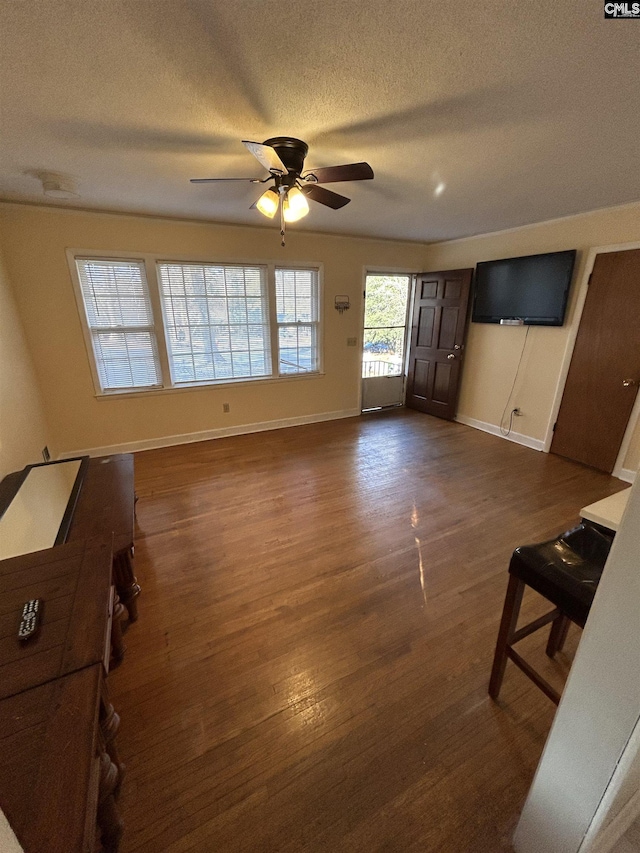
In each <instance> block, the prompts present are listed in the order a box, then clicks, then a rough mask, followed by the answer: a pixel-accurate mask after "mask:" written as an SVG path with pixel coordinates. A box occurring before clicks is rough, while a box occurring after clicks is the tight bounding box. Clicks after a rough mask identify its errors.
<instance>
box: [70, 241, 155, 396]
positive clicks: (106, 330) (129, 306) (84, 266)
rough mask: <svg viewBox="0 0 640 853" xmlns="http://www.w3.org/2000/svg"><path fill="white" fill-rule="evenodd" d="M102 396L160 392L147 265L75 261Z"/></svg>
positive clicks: (89, 259) (126, 262)
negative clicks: (143, 390) (120, 391)
mask: <svg viewBox="0 0 640 853" xmlns="http://www.w3.org/2000/svg"><path fill="white" fill-rule="evenodd" d="M76 266H77V269H78V276H79V280H80V288H81V290H82V298H83V302H84V309H85V314H86V318H87V325H88V328H89V332H90V334H91V340H92V344H93V352H94V355H95V361H96V368H97V372H98V378H99V380H100V386H101V388H102V390H103V391H115V390H118V389H132V388H149V387H154V386H161V385H162V380H161V370H160V364H159V361H158V347H157V341H156V335H155V330H154V323H153V312H152V309H151V303H150V300H149V291H148V287H147V280H146V274H145V268H144V262H143V261H134V260H131V261H129V260H99V259H95V258H76Z"/></svg>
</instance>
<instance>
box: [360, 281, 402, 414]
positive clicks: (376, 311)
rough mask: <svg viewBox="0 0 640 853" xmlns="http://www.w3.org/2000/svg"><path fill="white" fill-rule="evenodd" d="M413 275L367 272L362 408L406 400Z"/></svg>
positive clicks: (400, 403)
mask: <svg viewBox="0 0 640 853" xmlns="http://www.w3.org/2000/svg"><path fill="white" fill-rule="evenodd" d="M410 286H411V276H410V275H393V274H390V273H376V274H369V275H367V280H366V287H365V309H364V335H363V346H362V410H363V411H367V410H369V409H384V408H388V407H389V406H401V405H402V404H403V402H404V385H405V378H406V377H405V347H406V340H407V310H408V306H409V292H410Z"/></svg>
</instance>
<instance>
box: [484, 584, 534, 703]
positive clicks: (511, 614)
mask: <svg viewBox="0 0 640 853" xmlns="http://www.w3.org/2000/svg"><path fill="white" fill-rule="evenodd" d="M524 587H525V584H524V581H522V580H520V578H518V577H516V576H515V575H509V586H508V587H507V595H506V597H505V600H504V608H503V610H502V619H501V621H500V629H499V631H498V640H497V642H496V653H495V655H494V658H493V667H492V669H491V680H490V681H489V696H491V698H492V699H497V698H498V695H499V693H500V688H501V687H502V679H503V678H504V671H505V668H506V666H507V646H508V645H509V644H510V643H511V640H512V638H513V635H514V634H515V630H516V625H517V624H518V616H519V615H520V605H521V604H522V596H523V595H524Z"/></svg>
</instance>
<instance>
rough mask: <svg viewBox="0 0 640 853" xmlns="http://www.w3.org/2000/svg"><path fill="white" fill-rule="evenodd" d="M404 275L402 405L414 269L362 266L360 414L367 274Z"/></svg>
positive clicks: (359, 338)
mask: <svg viewBox="0 0 640 853" xmlns="http://www.w3.org/2000/svg"><path fill="white" fill-rule="evenodd" d="M387 274H388V275H406V276H409V279H410V281H409V296H408V299H407V316H406V320H405V327H404V334H405V342H404V344H405V346H404V354H405V359H404V364H403V365H402V370H403V377H404V380H405V381H404V384H403V390H402V405H403V406H404V401H405V395H406V393H407V382H406V379H407V352H408V347H407V335H408V334H409V325H410V324H409V318H410V317H411V313H410V312H411V311H413V295H414V291H415V280H416V275H417V273H416V271H415V270H410V269H407V268H406V267H385V266H380V265H379V264H376V265H375V266H368V265H365V266H364V267H363V268H362V289H361V291H360V292H361V293H362V299H361V300H360V302H361V305H360V320H359V322H360V327H359V330H358V340H359V341H360V350H359V352H360V362H359V367H358V413H359V414H360V415H362V414H366V413H365V412H363V411H362V359H363V357H364V334H363V332H364V312H365V309H366V305H365V303H366V301H367V297H366V293H367V276H368V275H387Z"/></svg>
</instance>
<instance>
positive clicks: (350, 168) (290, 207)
mask: <svg viewBox="0 0 640 853" xmlns="http://www.w3.org/2000/svg"><path fill="white" fill-rule="evenodd" d="M242 143H243V145H245V146H246V147H247V149H248V150H249V151H250V152H251V154H253V156H254V157H255V158H256V160H258V161H259V162H260V163H261V164H262V165H263V166H264V167H265V169H267V170H268V172H269V174H268V175H267V177H266V178H191V183H192V184H208V183H214V182H217V181H249V183H252V184H265V183H267V181H271V180H272V181H273V185H272V186H271V187H270V188H269V189H268V190H266V191H265V192H264V193H263V194H262V195H261V196H260V198H259V199H258V200H257V201H256V202H255V203H254V204H252V205H251V209H253V208H255V209H257V210H259V211H260V213H262V214H263V215H264V216H267V217H268V218H269V219H273V217H274V216H275V215H276V213H277V211H278V208H280V233H281V235H282V245H283V246H284V229H285V223H287V222H297V221H298V220H299V219H302V217H303V216H306V215H307V213H309V205H308V203H307V199H308V198H310V199H311V200H312V201H317V202H318V203H319V204H324V205H325V206H326V207H330V208H332V209H333V210H339V209H340V208H341V207H344V206H345V204H349V202H350V201H351V199H349V198H347V197H346V196H344V195H339V194H338V193H334V192H333V191H332V190H327V189H325V188H324V187H323V186H321V184H330V183H335V182H336V181H367V180H371V179H372V178H373V169H372V168H371V166H370V165H369V164H368V163H348V164H347V165H344V166H324V167H321V168H318V169H307V170H305V169H304V160H305V157H306V156H307V152H308V151H309V146H308V145H307V143H306V142H303V141H302V140H301V139H294V138H293V137H292V136H274V137H272V138H271V139H266V140H265V141H264V142H250V141H248V140H244V139H243V140H242Z"/></svg>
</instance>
